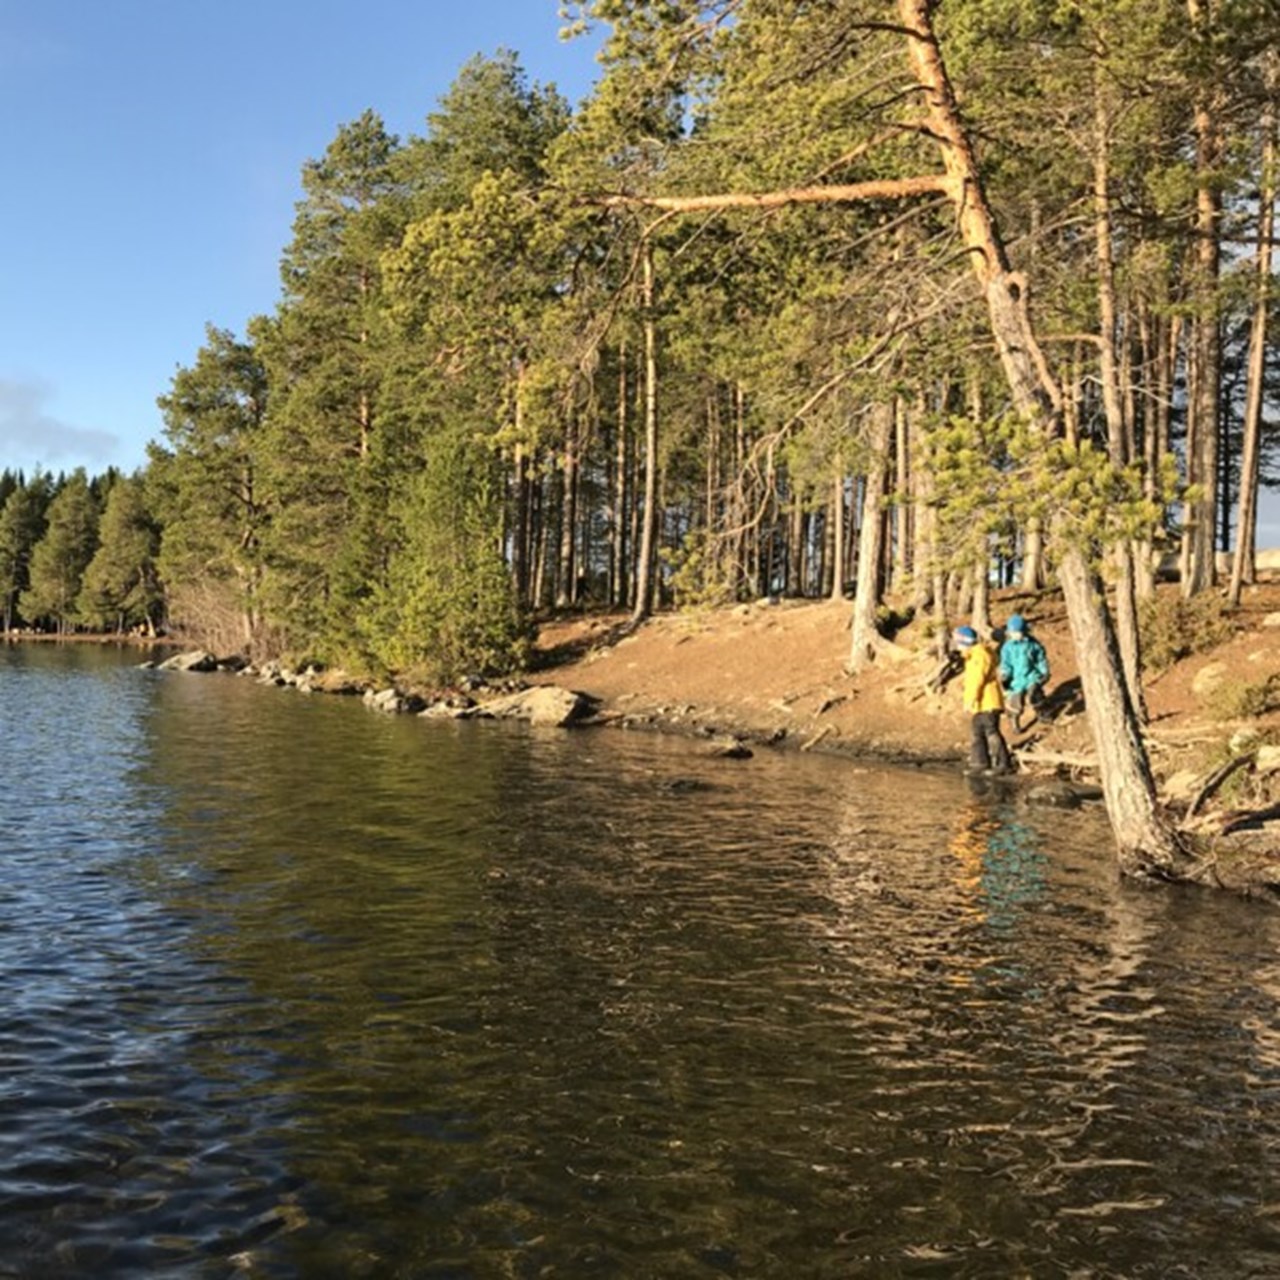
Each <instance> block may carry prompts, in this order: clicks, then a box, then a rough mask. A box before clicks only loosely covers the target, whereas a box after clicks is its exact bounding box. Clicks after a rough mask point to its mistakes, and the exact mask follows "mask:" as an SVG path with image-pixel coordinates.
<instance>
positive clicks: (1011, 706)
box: [1004, 684, 1044, 730]
mask: <svg viewBox="0 0 1280 1280" xmlns="http://www.w3.org/2000/svg"><path fill="white" fill-rule="evenodd" d="M1043 702H1044V689H1043V687H1042V686H1040V685H1038V684H1033V685H1032V686H1031V688H1030V689H1022V690H1019V691H1018V692H1017V693H1006V694H1005V695H1004V705H1005V710H1007V711H1008V713H1009V719H1010V720H1011V721H1012V722H1013V727H1014V729H1015V730H1016V729H1017V728H1018V721H1019V720H1020V719H1021V717H1022V712H1023V709H1024V708H1026V707H1030V708H1031V709H1032V710H1033V711H1034V710H1036V709H1037V708H1038V707H1039V706H1040V705H1041V704H1042V703H1043ZM1031 723H1032V724H1034V723H1035V716H1032V717H1031Z"/></svg>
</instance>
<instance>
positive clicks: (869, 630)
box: [849, 405, 893, 674]
mask: <svg viewBox="0 0 1280 1280" xmlns="http://www.w3.org/2000/svg"><path fill="white" fill-rule="evenodd" d="M892 430H893V406H892V405H875V406H873V407H872V409H871V413H870V424H869V426H868V429H867V478H866V488H865V494H864V496H863V499H862V517H861V525H862V527H861V532H860V535H859V538H858V585H857V589H856V591H855V592H854V597H853V624H852V631H853V638H852V641H851V643H850V647H849V670H850V671H851V672H853V673H854V674H856V673H857V672H859V671H862V670H864V669H865V668H866V666H867V665H868V663H870V662H872V661H873V660H874V659H875V656H876V648H877V642H878V639H879V633H878V631H877V630H876V609H877V608H878V607H879V604H880V557H881V551H882V548H883V537H884V521H883V520H881V518H880V516H881V513H882V511H883V510H884V482H885V475H886V473H887V469H888V465H889V440H890V433H891V432H892Z"/></svg>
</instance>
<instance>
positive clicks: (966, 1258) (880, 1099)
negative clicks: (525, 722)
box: [0, 652, 1280, 1277]
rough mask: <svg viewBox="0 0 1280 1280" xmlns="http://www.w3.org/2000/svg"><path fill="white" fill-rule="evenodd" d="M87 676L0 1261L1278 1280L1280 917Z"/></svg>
mask: <svg viewBox="0 0 1280 1280" xmlns="http://www.w3.org/2000/svg"><path fill="white" fill-rule="evenodd" d="M59 661H60V659H56V658H55V657H52V656H43V655H42V656H39V657H32V656H28V655H26V654H24V653H22V652H18V653H14V654H10V655H9V656H8V659H7V664H8V665H7V666H5V667H4V668H3V670H0V676H2V677H3V678H4V679H5V681H6V689H7V691H8V692H9V693H10V697H9V698H8V699H6V700H5V701H4V704H3V705H2V706H0V717H4V718H5V720H4V723H3V724H0V729H3V730H4V732H3V734H2V735H0V763H3V766H4V767H5V769H6V777H15V776H19V775H20V776H22V778H23V780H24V784H23V787H22V788H21V794H17V793H14V794H11V795H10V796H9V798H8V800H7V801H6V804H7V813H6V817H9V818H14V817H16V818H18V819H20V821H17V822H14V821H10V822H7V823H6V825H5V835H4V837H3V843H0V857H3V859H4V860H5V864H6V870H7V871H8V872H9V874H8V876H7V877H6V884H7V889H6V890H5V892H4V893H2V894H0V960H3V961H4V963H5V966H6V974H7V975H8V976H9V978H10V982H9V986H10V989H11V1002H10V1005H9V1016H8V1018H7V1020H6V1021H5V1022H4V1023H2V1024H0V1055H3V1060H4V1063H5V1066H6V1074H5V1076H4V1078H3V1080H0V1101H2V1102H3V1103H4V1105H5V1107H6V1112H7V1115H8V1117H9V1118H10V1119H11V1121H12V1123H11V1125H10V1126H9V1128H8V1130H7V1132H6V1133H3V1134H0V1245H2V1246H3V1247H2V1248H0V1274H4V1270H3V1269H4V1267H5V1266H8V1267H10V1268H16V1272H15V1274H19V1275H22V1274H33V1275H36V1274H38V1275H41V1276H45V1275H50V1276H81V1275H86V1276H87V1275H92V1276H95V1277H98V1276H122V1277H124V1276H136V1275H144V1274H145V1275H148V1276H151V1275H174V1276H184V1277H185V1276H191V1275H209V1276H225V1275H227V1274H229V1273H230V1272H232V1271H237V1272H239V1273H243V1274H251V1275H255V1276H269V1277H277V1276H279V1277H293V1276H303V1277H309V1276H331V1275H340V1276H344V1277H345V1276H376V1277H382V1276H413V1277H429V1276H451V1277H458V1276H481V1277H483V1276H541V1275H595V1274H599V1275H609V1276H641V1275H643V1276H664V1277H665V1276H686V1275H688V1276H699V1275H740V1276H752V1277H756V1276H781V1275H791V1274H801V1275H805V1276H815V1277H826V1276H830V1277H846V1276H855V1275H867V1276H897V1275H903V1276H906V1275H948V1276H952V1275H955V1276H991V1275H1017V1274H1027V1275H1037V1276H1039V1275H1046V1276H1054V1275H1063V1276H1065V1275H1071V1274H1078V1275H1124V1276H1152V1277H1154V1276H1161V1277H1163V1276H1179V1275H1184V1276H1197V1277H1205V1276H1208V1277H1213V1276H1223V1277H1226V1276H1232V1277H1234V1276H1238V1275H1248V1274H1255V1275H1264V1274H1269V1273H1274V1271H1275V1269H1276V1268H1275V1264H1276V1262H1277V1260H1278V1259H1280V1238H1278V1236H1277V1232H1276V1223H1275V1218H1274V1216H1272V1215H1271V1214H1270V1211H1269V1209H1268V1204H1269V1203H1270V1195H1271V1193H1270V1190H1269V1189H1270V1186H1271V1183H1272V1175H1273V1174H1274V1171H1275V1160H1276V1147H1277V1138H1278V1136H1280V1127H1278V1125H1277V1122H1276V1120H1275V1119H1274V1102H1275V1097H1276V1088H1277V1080H1278V1076H1280V1073H1278V1071H1277V1064H1276V1058H1275V1052H1274V1043H1275V1042H1274V1030H1273V1029H1274V1027H1275V1025H1276V1020H1275V1015H1276V1008H1277V997H1278V996H1280V992H1277V990H1276V977H1275V969H1274V963H1273V961H1274V955H1275V953H1276V941H1277V928H1278V926H1277V923H1276V921H1275V920H1274V919H1273V918H1272V917H1271V916H1269V915H1267V914H1265V913H1263V912H1260V911H1258V910H1257V909H1256V908H1253V907H1249V906H1247V905H1245V904H1240V903H1235V902H1232V901H1229V900H1227V901H1222V902H1218V901H1216V900H1214V901H1212V902H1206V901H1205V900H1204V899H1203V898H1195V899H1192V898H1189V897H1188V898H1182V897H1179V896H1177V895H1170V894H1151V893H1141V892H1133V891H1129V890H1127V889H1125V888H1124V887H1123V886H1120V885H1118V884H1117V883H1116V881H1115V878H1114V875H1113V874H1112V872H1111V869H1110V866H1109V864H1108V862H1107V860H1106V858H1105V857H1102V856H1100V855H1099V853H1098V850H1099V849H1100V848H1102V847H1103V845H1104V841H1105V832H1104V830H1103V827H1102V825H1101V822H1100V819H1099V816H1098V815H1096V814H1092V815H1091V814H1084V815H1070V814H1068V815H1062V814H1057V813H1054V814H1052V815H1050V817H1049V818H1048V819H1046V818H1044V817H1043V816H1042V815H1040V814H1038V813H1035V812H1033V811H1029V810H1025V809H1023V808H1021V807H1019V806H1018V804H1017V803H1016V794H1017V793H1016V791H1011V792H1010V793H1009V794H1008V795H998V796H992V797H973V796H971V795H969V794H968V793H967V792H966V791H965V790H964V788H963V787H962V785H961V784H959V783H958V781H957V780H953V779H952V778H949V777H946V776H934V775H931V774H929V773H928V772H927V771H907V772H900V771H892V770H874V769H872V770H856V769H854V768H852V767H851V766H849V765H848V764H846V763H842V762H837V761H822V760H813V759H809V758H801V757H789V758H781V757H769V756H760V757H757V759H755V760H753V761H751V762H750V763H749V764H745V765H744V764H742V763H735V762H729V761H721V760H710V759H707V758H704V757H702V756H700V755H698V754H697V753H696V751H695V750H694V749H692V748H691V747H690V746H689V745H688V744H684V743H672V742H667V741H662V740H658V739H654V738H634V739H633V738H630V737H628V736H626V735H622V734H591V733H579V734H563V733H538V732H531V731H521V730H518V729H516V730H508V729H505V728H502V727H498V726H474V725H436V724H426V723H421V722H418V721H415V720H409V719H393V718H386V717H382V716H377V715H373V714H370V713H367V712H365V711H364V710H363V709H362V708H359V707H357V706H354V705H351V704H348V703H343V702H341V701H339V700H335V699H315V700H309V699H306V698H302V697H299V696H296V695H288V694H283V693H279V692H276V691H268V690H263V689H260V688H258V687H256V686H253V685H252V684H251V683H249V682H247V681H235V680H230V679H222V678H202V677H196V676H189V677H169V678H160V677H155V676H151V675H147V674H144V673H138V672H134V671H130V670H128V669H127V668H124V667H120V666H119V665H113V664H112V663H111V662H109V661H107V659H105V658H101V657H100V658H97V659H93V660H90V661H88V665H85V664H86V660H83V659H77V660H76V662H77V663H79V664H80V665H74V664H73V665H72V666H70V667H63V666H59ZM77 682H78V683H77ZM69 698H71V699H74V703H73V705H74V707H75V708H76V710H77V712H79V711H83V712H84V714H83V715H80V714H75V715H72V714H69V713H68V701H67V700H68V699H69ZM15 699H16V700H17V702H18V703H20V704H21V705H22V707H23V711H22V714H21V715H19V713H18V712H17V711H15V710H13V707H14V705H15ZM24 726H25V727H24ZM68 749H74V751H75V752H76V755H75V759H76V760H77V761H78V762H80V763H79V766H78V770H77V773H76V774H75V775H74V776H73V778H72V779H71V780H70V781H69V780H68V776H67V772H66V769H65V759H66V756H65V754H64V753H65V752H66V751H67V750H68ZM907 795H909V796H910V801H911V802H910V804H909V805H905V804H904V796H907ZM85 796H89V797H92V808H90V807H89V806H88V805H87V804H84V803H82V802H81V801H82V797H85ZM1046 821H1051V823H1052V828H1051V829H1050V828H1048V827H1047V826H1046V825H1045V824H1046ZM1224 939H1228V940H1229V942H1227V943H1224ZM50 1259H52V1261H50Z"/></svg>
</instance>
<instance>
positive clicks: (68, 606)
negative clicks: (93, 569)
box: [19, 467, 99, 635]
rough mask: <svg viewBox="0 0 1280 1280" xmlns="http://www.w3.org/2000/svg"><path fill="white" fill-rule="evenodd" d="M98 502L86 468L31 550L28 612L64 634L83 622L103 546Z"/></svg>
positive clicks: (67, 486) (61, 496)
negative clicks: (83, 590) (90, 577)
mask: <svg viewBox="0 0 1280 1280" xmlns="http://www.w3.org/2000/svg"><path fill="white" fill-rule="evenodd" d="M98 514H99V513H98V506H97V503H96V502H95V501H94V498H93V494H92V492H91V491H90V488H89V480H88V477H87V476H86V475H85V471H84V468H83V467H80V468H77V469H76V470H75V471H74V472H73V473H72V474H71V476H69V477H68V478H66V480H65V481H64V483H63V484H62V486H61V488H59V490H58V493H57V495H56V496H55V497H54V499H53V501H52V502H50V503H49V511H48V525H47V527H46V529H45V533H44V536H43V537H42V538H41V539H40V541H39V542H38V543H36V545H35V548H34V550H33V551H32V553H31V577H30V585H29V586H28V587H27V589H26V590H25V591H24V592H23V593H22V595H21V596H20V597H19V608H20V609H21V611H22V614H23V616H24V617H25V618H26V619H27V620H28V621H29V622H32V623H35V622H45V623H50V624H52V625H53V626H54V627H55V628H56V630H57V631H58V633H59V634H60V635H61V634H64V633H65V632H67V631H69V630H71V629H72V627H73V626H74V625H75V623H76V622H77V621H78V606H77V602H78V599H79V595H80V587H81V583H82V580H83V578H84V572H85V569H86V568H87V567H88V565H89V562H90V560H92V559H93V554H94V552H95V551H96V550H97V545H98Z"/></svg>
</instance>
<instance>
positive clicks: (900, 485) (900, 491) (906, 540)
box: [891, 401, 913, 590]
mask: <svg viewBox="0 0 1280 1280" xmlns="http://www.w3.org/2000/svg"><path fill="white" fill-rule="evenodd" d="M893 461H894V468H895V471H894V489H895V497H894V503H893V521H894V530H893V577H892V579H891V581H892V582H893V585H894V589H895V590H902V589H903V588H904V587H905V586H906V584H907V582H908V581H909V580H910V578H911V569H912V564H911V552H912V550H913V548H912V543H911V525H912V515H913V509H912V506H911V503H910V502H909V501H908V499H907V494H908V492H909V490H910V488H911V420H910V417H909V415H908V413H907V407H906V405H905V404H903V403H902V402H901V401H899V402H898V405H897V409H896V411H895V414H894V445H893Z"/></svg>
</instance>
